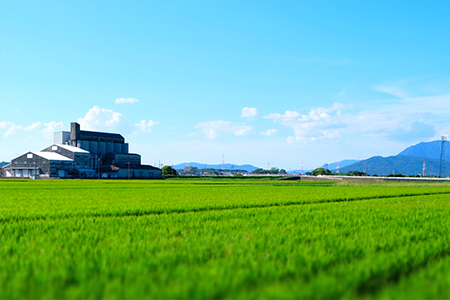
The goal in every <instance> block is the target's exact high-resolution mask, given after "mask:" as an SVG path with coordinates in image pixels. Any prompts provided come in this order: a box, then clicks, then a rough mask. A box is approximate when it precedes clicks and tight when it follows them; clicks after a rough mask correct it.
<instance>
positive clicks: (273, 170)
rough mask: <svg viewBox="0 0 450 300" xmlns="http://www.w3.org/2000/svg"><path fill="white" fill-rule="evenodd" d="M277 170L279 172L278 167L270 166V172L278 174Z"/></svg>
mask: <svg viewBox="0 0 450 300" xmlns="http://www.w3.org/2000/svg"><path fill="white" fill-rule="evenodd" d="M279 172H280V170H279V169H278V168H275V167H273V168H271V169H270V170H269V173H270V174H278V173H279Z"/></svg>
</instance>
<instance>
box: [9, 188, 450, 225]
mask: <svg viewBox="0 0 450 300" xmlns="http://www.w3.org/2000/svg"><path fill="white" fill-rule="evenodd" d="M445 194H450V192H435V193H422V194H400V195H380V196H377V197H355V198H337V199H332V200H317V201H298V202H295V201H291V202H284V203H269V204H253V205H245V204H244V205H237V206H228V207H201V208H191V209H182V208H178V209H172V210H158V211H151V210H150V211H145V210H138V211H125V212H114V213H89V214H83V213H82V214H76V215H69V216H64V215H62V216H36V217H18V218H0V223H7V222H16V221H22V220H28V221H33V220H48V219H66V218H77V217H90V218H101V217H105V218H108V217H128V216H146V215H161V214H182V213H191V212H193V213H197V212H207V211H222V210H233V209H251V208H268V207H279V206H295V205H310V204H323V203H337V202H346V201H348V202H352V201H366V200H373V199H387V198H401V197H417V196H427V195H445Z"/></svg>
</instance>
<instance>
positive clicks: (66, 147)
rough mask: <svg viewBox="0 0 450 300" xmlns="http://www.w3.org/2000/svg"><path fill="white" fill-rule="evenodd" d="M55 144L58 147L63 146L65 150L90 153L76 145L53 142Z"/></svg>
mask: <svg viewBox="0 0 450 300" xmlns="http://www.w3.org/2000/svg"><path fill="white" fill-rule="evenodd" d="M55 145H56V146H58V147H61V148H64V149H66V150H69V151H72V152H75V153H90V152H89V151H86V150H84V149H81V148H78V147H74V146H70V145H64V144H55Z"/></svg>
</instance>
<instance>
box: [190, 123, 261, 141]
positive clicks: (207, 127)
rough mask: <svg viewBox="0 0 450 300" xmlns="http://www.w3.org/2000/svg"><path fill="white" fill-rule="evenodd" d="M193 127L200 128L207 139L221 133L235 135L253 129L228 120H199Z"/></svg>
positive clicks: (245, 133)
mask: <svg viewBox="0 0 450 300" xmlns="http://www.w3.org/2000/svg"><path fill="white" fill-rule="evenodd" d="M195 128H200V130H201V131H202V133H203V134H204V135H206V137H207V138H208V139H211V140H212V139H215V138H217V137H219V136H221V135H227V134H232V133H233V134H234V135H236V136H242V135H248V134H250V133H251V132H252V131H253V127H251V126H246V125H244V124H239V123H234V122H230V121H210V122H200V123H198V124H197V125H196V126H195Z"/></svg>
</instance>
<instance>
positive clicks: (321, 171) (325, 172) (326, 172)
mask: <svg viewBox="0 0 450 300" xmlns="http://www.w3.org/2000/svg"><path fill="white" fill-rule="evenodd" d="M331 174H332V173H331V171H330V170H328V169H324V168H316V169H314V171H312V173H311V175H314V176H317V175H331Z"/></svg>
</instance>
